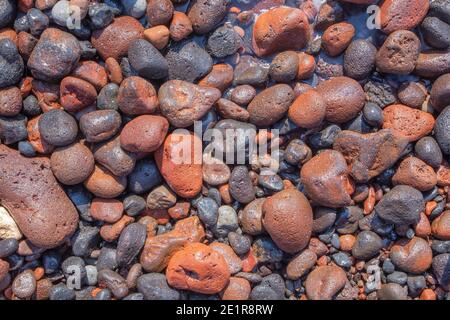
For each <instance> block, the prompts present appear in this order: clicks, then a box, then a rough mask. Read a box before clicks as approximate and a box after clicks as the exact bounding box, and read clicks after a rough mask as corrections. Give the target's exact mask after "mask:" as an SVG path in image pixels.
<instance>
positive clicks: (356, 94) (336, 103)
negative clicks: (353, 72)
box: [316, 77, 366, 123]
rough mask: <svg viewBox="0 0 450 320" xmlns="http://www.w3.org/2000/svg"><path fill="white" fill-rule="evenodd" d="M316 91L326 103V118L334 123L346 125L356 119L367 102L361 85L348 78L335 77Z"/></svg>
mask: <svg viewBox="0 0 450 320" xmlns="http://www.w3.org/2000/svg"><path fill="white" fill-rule="evenodd" d="M316 90H317V92H318V93H319V95H321V96H322V99H323V100H324V101H325V105H326V108H327V111H326V117H325V118H326V120H327V121H330V122H332V123H344V122H347V121H349V120H351V119H353V118H354V117H356V116H357V115H358V113H359V112H360V111H361V109H362V108H363V107H364V102H365V100H366V97H365V93H364V90H363V88H362V87H361V85H360V84H359V83H358V82H356V81H355V80H353V79H352V78H348V77H334V78H331V79H329V80H326V81H323V82H321V83H320V84H319V85H318V86H317V88H316Z"/></svg>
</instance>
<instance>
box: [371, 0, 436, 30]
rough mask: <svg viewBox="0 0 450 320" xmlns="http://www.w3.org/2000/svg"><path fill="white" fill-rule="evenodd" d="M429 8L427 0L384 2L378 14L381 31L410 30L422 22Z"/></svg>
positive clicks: (390, 0) (387, 0) (389, 0)
mask: <svg viewBox="0 0 450 320" xmlns="http://www.w3.org/2000/svg"><path fill="white" fill-rule="evenodd" d="M429 6H430V4H429V1H428V0H384V1H383V2H382V3H381V6H380V13H379V14H380V25H381V30H382V31H383V32H384V33H392V32H394V31H397V30H412V29H414V28H415V27H416V26H418V25H419V23H420V22H421V21H422V20H423V18H424V17H425V15H426V14H427V12H428V8H429Z"/></svg>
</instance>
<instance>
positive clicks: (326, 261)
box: [316, 256, 328, 266]
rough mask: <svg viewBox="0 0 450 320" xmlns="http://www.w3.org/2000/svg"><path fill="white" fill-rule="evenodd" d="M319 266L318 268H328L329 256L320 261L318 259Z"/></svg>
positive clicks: (321, 258)
mask: <svg viewBox="0 0 450 320" xmlns="http://www.w3.org/2000/svg"><path fill="white" fill-rule="evenodd" d="M316 263H317V265H318V266H326V265H327V264H328V257H327V256H321V257H320V258H319V259H317V262H316Z"/></svg>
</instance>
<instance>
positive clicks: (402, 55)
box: [375, 30, 420, 74]
mask: <svg viewBox="0 0 450 320" xmlns="http://www.w3.org/2000/svg"><path fill="white" fill-rule="evenodd" d="M419 53H420V40H419V38H418V37H417V36H416V35H415V34H414V33H413V32H411V31H407V30H399V31H395V32H393V33H391V34H390V35H389V36H388V38H387V39H386V40H385V41H384V43H383V45H382V46H381V48H380V49H379V50H378V52H377V55H376V61H375V62H376V66H377V70H378V71H380V72H383V73H393V74H409V73H411V72H412V71H413V70H414V68H415V66H416V61H417V58H418V57H419Z"/></svg>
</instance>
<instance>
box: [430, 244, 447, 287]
mask: <svg viewBox="0 0 450 320" xmlns="http://www.w3.org/2000/svg"><path fill="white" fill-rule="evenodd" d="M449 260H450V253H443V254H439V255H437V256H435V257H433V265H432V268H433V273H434V275H435V276H436V280H437V281H438V283H439V284H440V286H441V287H442V288H443V289H444V290H447V291H448V290H449V289H450V269H449Z"/></svg>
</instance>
